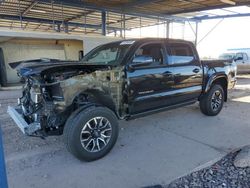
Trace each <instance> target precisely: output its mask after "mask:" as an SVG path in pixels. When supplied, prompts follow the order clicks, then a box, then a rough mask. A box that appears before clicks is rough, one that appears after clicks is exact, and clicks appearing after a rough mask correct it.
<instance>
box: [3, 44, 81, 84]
mask: <svg viewBox="0 0 250 188" xmlns="http://www.w3.org/2000/svg"><path fill="white" fill-rule="evenodd" d="M82 45H83V44H82V41H70V40H45V39H41V40H39V39H11V40H8V41H5V42H2V43H0V47H1V48H2V49H3V53H4V59H5V65H6V70H7V81H8V83H16V82H18V81H19V77H18V76H17V73H16V71H15V70H13V69H12V68H11V67H10V66H9V63H12V62H16V61H22V60H31V59H39V58H53V59H61V60H78V52H79V51H80V50H82V49H83V46H82Z"/></svg>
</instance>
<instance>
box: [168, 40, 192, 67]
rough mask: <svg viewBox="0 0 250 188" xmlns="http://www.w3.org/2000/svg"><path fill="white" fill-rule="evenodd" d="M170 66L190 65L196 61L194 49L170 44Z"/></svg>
mask: <svg viewBox="0 0 250 188" xmlns="http://www.w3.org/2000/svg"><path fill="white" fill-rule="evenodd" d="M168 52H169V56H168V64H170V65H173V64H183V63H190V62H191V61H193V60H194V53H193V51H192V48H191V47H190V46H189V45H186V44H170V45H169V48H168Z"/></svg>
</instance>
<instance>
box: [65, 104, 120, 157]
mask: <svg viewBox="0 0 250 188" xmlns="http://www.w3.org/2000/svg"><path fill="white" fill-rule="evenodd" d="M118 131H119V130H118V121H117V118H116V116H115V114H114V113H113V112H112V111H111V110H109V109H108V108H105V107H89V108H87V109H84V110H83V111H81V112H79V113H78V114H77V115H75V116H74V117H72V118H69V120H68V121H67V123H66V124H65V128H64V137H65V142H66V146H67V149H68V151H69V152H70V153H72V154H73V155H74V156H76V157H77V158H78V159H80V160H84V161H93V160H97V159H99V158H102V157H103V156H105V155H106V154H107V153H108V152H109V151H110V150H111V149H112V148H113V146H114V144H115V143H116V140H117V137H118Z"/></svg>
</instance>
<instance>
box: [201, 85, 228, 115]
mask: <svg viewBox="0 0 250 188" xmlns="http://www.w3.org/2000/svg"><path fill="white" fill-rule="evenodd" d="M224 99H225V95H224V90H223V88H222V87H221V86H220V85H217V84H215V85H213V86H212V87H211V89H210V90H209V92H208V93H206V94H205V95H204V96H203V97H202V98H201V100H200V109H201V112H202V113H203V114H205V115H208V116H216V115H217V114H219V113H220V111H221V109H222V107H223V103H224Z"/></svg>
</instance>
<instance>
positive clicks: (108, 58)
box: [82, 41, 132, 65]
mask: <svg viewBox="0 0 250 188" xmlns="http://www.w3.org/2000/svg"><path fill="white" fill-rule="evenodd" d="M131 45H132V43H128V42H125V41H123V42H115V43H110V44H105V45H102V46H99V47H97V48H95V49H93V50H91V51H90V52H89V53H88V54H87V55H86V56H84V57H83V59H82V61H83V62H84V63H88V64H97V65H119V64H120V63H121V61H122V59H123V58H124V56H125V55H126V53H127V51H128V49H129V47H130V46H131Z"/></svg>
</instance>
